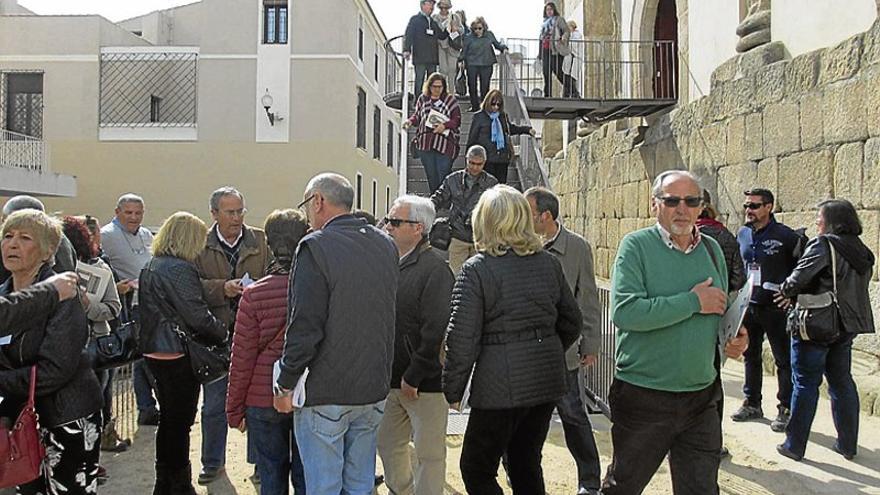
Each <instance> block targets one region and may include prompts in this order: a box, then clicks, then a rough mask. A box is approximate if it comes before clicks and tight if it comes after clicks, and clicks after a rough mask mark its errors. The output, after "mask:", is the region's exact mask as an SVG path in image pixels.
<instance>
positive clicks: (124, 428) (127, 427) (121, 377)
mask: <svg viewBox="0 0 880 495" xmlns="http://www.w3.org/2000/svg"><path fill="white" fill-rule="evenodd" d="M110 386H111V387H112V388H113V407H112V411H113V419H114V420H115V422H116V432H117V433H119V437H120V438H122V439H126V438H128V439H134V434H135V432H136V431H137V415H138V410H137V404H136V402H135V398H134V379H133V371H132V365H131V364H129V365H127V366H122V367H119V368H116V369H115V370H113V381H112V382H111V385H110Z"/></svg>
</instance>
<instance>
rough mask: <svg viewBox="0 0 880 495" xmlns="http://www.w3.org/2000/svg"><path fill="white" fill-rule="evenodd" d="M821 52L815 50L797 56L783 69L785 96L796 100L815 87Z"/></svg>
mask: <svg viewBox="0 0 880 495" xmlns="http://www.w3.org/2000/svg"><path fill="white" fill-rule="evenodd" d="M821 61H822V51H820V50H815V51H812V52H807V53H804V54H802V55H798V56H797V57H795V58H793V59H792V60H791V61H790V62H789V63H788V65H787V66H786V67H785V95H786V96H787V97H788V98H797V97H799V96H800V95H802V94H804V93H807V92H809V91H810V90H812V89H813V88H815V87H816V81H818V79H819V67H820V64H821Z"/></svg>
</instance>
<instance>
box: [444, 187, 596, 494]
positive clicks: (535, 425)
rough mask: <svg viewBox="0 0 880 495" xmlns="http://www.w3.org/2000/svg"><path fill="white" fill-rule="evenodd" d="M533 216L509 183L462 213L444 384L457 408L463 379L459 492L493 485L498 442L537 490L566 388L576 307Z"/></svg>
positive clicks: (494, 489) (518, 489)
mask: <svg viewBox="0 0 880 495" xmlns="http://www.w3.org/2000/svg"><path fill="white" fill-rule="evenodd" d="M532 222H533V220H532V213H531V210H530V208H529V203H528V201H527V200H526V198H525V196H523V195H522V193H520V192H519V191H517V190H516V189H513V188H512V187H509V186H505V185H498V186H495V187H493V188H491V189H489V190H488V191H486V192H485V193H483V195H482V196H481V197H480V201H479V202H478V203H477V207H476V208H475V209H474V212H473V214H472V220H471V223H472V224H473V229H474V244H475V245H476V249H477V252H478V254H477V255H476V256H474V257H472V258H471V259H469V260H468V261H466V262H465V264H464V265H463V266H462V269H461V273H460V274H459V276H458V278H457V279H456V281H455V287H454V289H453V291H452V314H451V317H450V319H449V326H448V328H447V336H446V364H445V367H444V370H443V391H444V393H445V395H446V400H447V401H448V402H449V403H450V404H452V405H453V407H455V408H459V409H460V408H461V407H463V406H465V405H466V404H461V402H462V400H463V398H464V394H465V388H466V387H467V385H468V382H469V381H470V382H471V387H470V390H471V393H470V397H469V405H470V407H471V412H470V419H469V420H468V426H467V431H466V432H465V436H464V445H463V448H462V453H461V461H460V467H461V474H462V479H463V480H464V483H465V488H466V490H467V492H468V493H485V494H500V493H502V492H501V488H500V487H499V486H498V482H497V481H496V479H495V478H496V476H497V474H498V464H499V461H500V460H501V456H502V454H504V453H505V452H507V455H508V461H509V464H510V470H509V473H510V482H511V487H512V489H513V493H514V494H527V493H544V479H543V475H542V473H541V448H542V446H543V444H544V440H545V439H546V437H547V431H548V429H549V425H550V416H551V414H552V413H553V408H554V407H555V403H556V401H557V400H558V399H559V398H560V397H562V396H563V395H564V394H565V391H566V384H565V356H564V354H565V349H567V348H568V347H569V346H570V345H571V344H573V343H574V342H575V340H576V339H577V337H578V335H580V330H581V312H580V310H579V309H578V306H577V302H576V301H575V299H574V296H573V295H572V293H571V290H570V289H569V287H568V284H567V283H566V282H565V277H564V275H563V273H562V267H561V266H560V264H559V261H557V260H556V258H554V257H553V256H552V255H551V254H549V253H547V252H545V251H543V249H542V244H541V240H540V238H538V235H537V234H535V229H534V225H533V223H532Z"/></svg>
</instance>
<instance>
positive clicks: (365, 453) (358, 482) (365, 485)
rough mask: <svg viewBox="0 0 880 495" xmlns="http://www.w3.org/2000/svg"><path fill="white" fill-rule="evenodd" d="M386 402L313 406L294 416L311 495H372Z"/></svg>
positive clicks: (307, 485)
mask: <svg viewBox="0 0 880 495" xmlns="http://www.w3.org/2000/svg"><path fill="white" fill-rule="evenodd" d="M384 412H385V401H384V400H381V401H379V402H376V403H373V404H365V405H362V406H334V405H327V406H312V407H304V408H302V409H297V411H296V412H295V413H294V415H293V427H294V429H295V431H296V443H297V445H298V446H299V452H300V455H301V456H302V461H303V471H304V472H305V475H306V488H307V490H308V492H309V494H310V495H339V494H340V493H344V494H346V495H369V494H371V493H373V483H374V481H375V474H376V432H377V431H378V429H379V423H381V422H382V415H383V414H384Z"/></svg>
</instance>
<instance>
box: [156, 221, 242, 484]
mask: <svg viewBox="0 0 880 495" xmlns="http://www.w3.org/2000/svg"><path fill="white" fill-rule="evenodd" d="M207 233H208V227H207V226H206V225H205V223H204V222H203V221H201V220H200V219H199V218H198V217H196V216H195V215H192V214H190V213H186V212H177V213H175V214H173V215H171V216H170V217H168V219H167V220H165V223H163V224H162V227H161V228H160V229H159V233H158V234H156V237H155V238H154V239H153V246H152V248H153V259H152V260H151V261H150V262H149V263H148V264H147V266H146V267H144V269H143V270H142V271H141V276H140V282H139V286H140V294H139V297H140V307H141V334H140V338H141V342H140V345H141V351H142V352H143V354H144V358H145V361H146V363H147V367H148V368H149V370H150V372H151V373H152V374H153V376H154V377H155V379H156V397H157V399H158V401H159V428H158V430H157V431H156V485H155V487H154V489H153V495H164V494H168V495H172V494H173V495H179V494H184V495H187V494H191V495H194V494H195V493H196V492H195V489H194V488H193V486H192V478H191V476H192V474H191V468H190V463H189V442H190V438H189V433H190V428H192V425H193V422H194V421H195V417H196V406H197V404H198V400H199V389H200V383H199V381H198V380H197V379H196V376H195V374H194V373H193V370H192V367H191V364H190V357H189V355H188V353H187V347H186V345H185V343H184V341H183V337H182V336H181V335H180V333H183V334H185V335H186V338H187V339H191V340H193V341H196V342H199V343H202V344H204V345H217V344H223V343H225V341H226V338H227V335H228V334H227V329H226V326H225V325H224V324H223V323H222V322H221V321H220V320H218V319H217V318H215V317H214V315H213V314H211V312H210V311H209V310H208V305H207V303H206V302H205V299H204V297H203V295H202V284H201V281H200V280H199V273H198V270H197V269H196V265H195V260H196V258H198V256H199V254H200V253H201V252H202V250H203V249H204V247H205V239H206V237H207Z"/></svg>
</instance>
